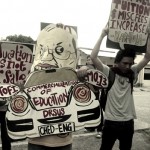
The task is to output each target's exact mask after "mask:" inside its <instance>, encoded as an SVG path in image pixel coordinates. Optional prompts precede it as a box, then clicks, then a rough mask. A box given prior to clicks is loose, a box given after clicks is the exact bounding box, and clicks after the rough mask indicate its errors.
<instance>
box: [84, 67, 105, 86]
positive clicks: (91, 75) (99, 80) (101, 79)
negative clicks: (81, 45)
mask: <svg viewBox="0 0 150 150" xmlns="http://www.w3.org/2000/svg"><path fill="white" fill-rule="evenodd" d="M86 82H87V83H90V84H92V85H94V86H97V87H99V88H107V87H108V78H107V76H106V75H105V74H104V73H102V72H101V71H99V70H95V69H89V70H88V73H87V76H86Z"/></svg>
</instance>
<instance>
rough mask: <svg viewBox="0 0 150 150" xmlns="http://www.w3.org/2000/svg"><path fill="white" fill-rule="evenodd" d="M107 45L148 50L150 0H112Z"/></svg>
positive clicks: (141, 51)
mask: <svg viewBox="0 0 150 150" xmlns="http://www.w3.org/2000/svg"><path fill="white" fill-rule="evenodd" d="M108 25H109V33H108V37H107V43H106V46H107V47H109V48H116V49H122V50H123V49H127V48H128V49H132V50H135V51H136V52H140V53H143V52H145V51H146V45H147V38H148V33H147V29H148V27H150V1H137V0H112V4H111V12H110V17H109V23H108Z"/></svg>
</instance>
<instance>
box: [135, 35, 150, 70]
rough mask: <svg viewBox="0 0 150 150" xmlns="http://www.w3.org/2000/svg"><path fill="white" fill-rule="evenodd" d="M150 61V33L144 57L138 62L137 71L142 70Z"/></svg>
mask: <svg viewBox="0 0 150 150" xmlns="http://www.w3.org/2000/svg"><path fill="white" fill-rule="evenodd" d="M149 61H150V34H149V36H148V42H147V49H146V53H145V55H144V58H143V59H142V60H141V61H140V62H139V63H138V64H137V71H138V72H139V71H141V70H142V69H143V68H144V67H145V66H146V65H147V64H148V62H149Z"/></svg>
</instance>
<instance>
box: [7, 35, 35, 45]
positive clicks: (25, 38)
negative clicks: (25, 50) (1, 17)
mask: <svg viewBox="0 0 150 150" xmlns="http://www.w3.org/2000/svg"><path fill="white" fill-rule="evenodd" d="M6 41H11V42H21V43H35V41H34V40H33V39H32V38H31V37H30V36H23V35H21V34H20V35H16V34H15V35H9V36H7V37H6Z"/></svg>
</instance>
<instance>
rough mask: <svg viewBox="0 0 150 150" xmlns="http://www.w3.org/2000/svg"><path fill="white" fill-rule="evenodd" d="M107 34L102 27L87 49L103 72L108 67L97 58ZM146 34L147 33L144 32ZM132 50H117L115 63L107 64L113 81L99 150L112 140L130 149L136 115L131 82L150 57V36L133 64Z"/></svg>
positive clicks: (108, 147) (107, 69)
mask: <svg viewBox="0 0 150 150" xmlns="http://www.w3.org/2000/svg"><path fill="white" fill-rule="evenodd" d="M107 34H108V28H107V27H106V28H105V29H104V30H103V31H102V33H101V35H100V37H99V39H98V41H97V43H96V45H95V46H94V49H93V51H92V53H91V59H92V61H93V63H94V65H95V66H96V68H97V69H98V70H100V71H102V72H103V73H104V74H105V75H106V76H108V75H109V71H110V68H109V67H108V66H106V65H104V64H103V63H102V61H101V60H99V58H98V52H99V49H100V45H101V42H102V40H103V38H104V37H105V36H106V35H107ZM146 34H147V33H146ZM135 56H136V53H135V51H134V50H132V49H125V50H119V51H118V53H117V55H116V58H115V67H113V68H111V69H112V71H113V72H114V73H115V81H114V83H113V85H112V87H111V89H110V90H109V91H108V95H107V101H106V106H105V123H104V128H103V134H102V145H101V148H100V149H101V150H111V149H112V147H113V145H114V143H115V141H116V140H117V139H118V140H119V142H120V145H119V148H120V149H121V150H130V149H131V146H132V138H133V133H134V119H136V112H135V106H134V101H133V92H132V91H133V83H134V81H135V80H136V77H137V75H138V73H139V72H140V71H141V70H142V69H143V68H144V67H145V66H146V65H147V63H148V62H149V61H150V36H149V35H148V43H147V49H146V54H145V56H144V58H143V59H142V60H141V61H140V62H139V63H138V64H135V65H133V64H134V59H135Z"/></svg>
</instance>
